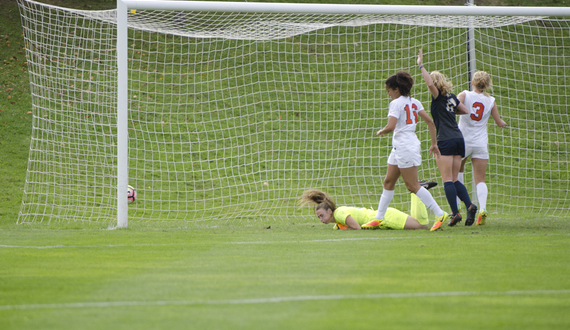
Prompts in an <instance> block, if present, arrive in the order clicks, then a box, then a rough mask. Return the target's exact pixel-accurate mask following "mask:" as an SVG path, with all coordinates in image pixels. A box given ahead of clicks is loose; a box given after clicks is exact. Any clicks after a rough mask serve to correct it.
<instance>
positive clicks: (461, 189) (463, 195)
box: [453, 181, 471, 209]
mask: <svg viewBox="0 0 570 330" xmlns="http://www.w3.org/2000/svg"><path fill="white" fill-rule="evenodd" d="M453 185H454V186H455V191H457V197H459V199H461V200H462V201H463V203H465V207H466V209H469V207H470V206H471V198H469V193H468V192H467V188H465V186H464V185H463V183H461V182H460V181H455V182H454V183H453Z"/></svg>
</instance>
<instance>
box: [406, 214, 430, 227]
mask: <svg viewBox="0 0 570 330" xmlns="http://www.w3.org/2000/svg"><path fill="white" fill-rule="evenodd" d="M428 228H429V225H428V224H427V223H426V224H421V223H420V222H419V221H418V220H417V219H415V218H414V217H412V216H408V218H407V219H406V224H405V225H404V229H428Z"/></svg>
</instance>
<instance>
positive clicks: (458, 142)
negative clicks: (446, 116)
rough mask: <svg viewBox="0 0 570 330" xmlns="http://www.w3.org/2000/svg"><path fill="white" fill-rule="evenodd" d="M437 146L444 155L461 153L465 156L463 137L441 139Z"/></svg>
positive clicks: (460, 154)
mask: <svg viewBox="0 0 570 330" xmlns="http://www.w3.org/2000/svg"><path fill="white" fill-rule="evenodd" d="M437 147H438V148H439V152H440V153H441V155H442V156H456V155H459V156H461V157H465V140H463V138H457V139H450V140H445V141H440V142H438V143H437Z"/></svg>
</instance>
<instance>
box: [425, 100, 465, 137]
mask: <svg viewBox="0 0 570 330" xmlns="http://www.w3.org/2000/svg"><path fill="white" fill-rule="evenodd" d="M458 105H459V100H458V99H457V97H456V96H455V95H454V94H452V93H449V94H447V95H443V94H441V91H440V92H439V95H438V96H437V97H436V98H435V99H434V98H433V96H432V97H431V117H432V118H433V122H434V124H435V128H436V130H437V142H440V141H447V140H451V139H458V138H463V134H461V131H460V130H459V127H458V126H457V119H456V118H455V109H456V108H457V106H458Z"/></svg>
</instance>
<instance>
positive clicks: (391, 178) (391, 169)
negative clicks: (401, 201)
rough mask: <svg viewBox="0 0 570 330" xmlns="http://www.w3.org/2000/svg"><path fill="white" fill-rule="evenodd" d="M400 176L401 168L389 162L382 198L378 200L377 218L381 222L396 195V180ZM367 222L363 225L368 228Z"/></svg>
mask: <svg viewBox="0 0 570 330" xmlns="http://www.w3.org/2000/svg"><path fill="white" fill-rule="evenodd" d="M399 177H400V169H399V168H398V166H396V165H391V164H388V170H387V171H386V176H385V177H384V189H383V190H382V195H380V200H379V201H378V211H377V212H376V219H377V220H379V222H382V221H383V220H384V215H385V214H386V210H387V209H388V205H390V202H391V201H392V198H393V197H394V188H395V187H396V182H397V181H398V178H399ZM366 227H367V226H366V224H365V225H363V226H362V228H364V229H368V228H366Z"/></svg>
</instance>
